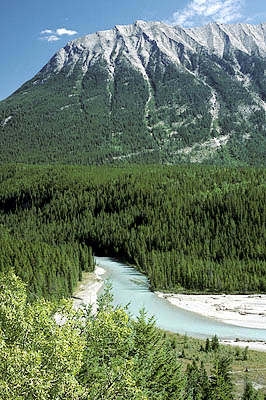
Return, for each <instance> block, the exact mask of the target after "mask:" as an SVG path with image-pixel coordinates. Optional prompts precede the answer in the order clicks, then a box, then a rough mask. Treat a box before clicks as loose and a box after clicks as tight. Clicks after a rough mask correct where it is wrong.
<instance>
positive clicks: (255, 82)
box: [0, 20, 266, 164]
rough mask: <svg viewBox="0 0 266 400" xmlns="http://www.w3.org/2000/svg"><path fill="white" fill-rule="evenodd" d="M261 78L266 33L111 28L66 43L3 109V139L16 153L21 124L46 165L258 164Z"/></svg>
mask: <svg viewBox="0 0 266 400" xmlns="http://www.w3.org/2000/svg"><path fill="white" fill-rule="evenodd" d="M265 69H266V23H262V24H260V25H257V26H255V25H251V24H231V25H226V24H217V23H210V24H208V25H205V26H203V27H197V28H182V27H180V26H170V25H167V24H165V23H163V22H145V21H141V20H139V21H136V22H135V23H134V24H132V25H116V26H115V27H114V28H113V29H111V30H106V31H100V32H96V33H93V34H90V35H85V36H83V37H81V38H78V39H75V40H72V41H70V42H68V43H67V45H66V46H65V47H64V48H62V49H60V50H59V51H58V52H57V53H56V54H55V55H54V56H53V57H52V58H51V59H50V60H49V62H48V63H47V64H46V65H45V66H44V67H43V68H42V69H41V71H40V72H39V73H38V74H37V75H36V76H35V77H33V79H32V80H30V81H28V82H26V83H25V84H24V85H22V87H21V88H19V89H18V90H17V91H16V92H15V93H14V94H13V95H12V96H11V97H9V98H8V99H7V100H6V101H4V102H1V103H0V121H1V130H2V135H1V137H2V140H4V139H3V138H7V136H8V137H9V138H10V135H11V136H12V135H15V137H16V141H17V142H21V143H22V139H21V138H18V136H19V135H20V133H19V132H21V130H22V131H23V129H20V128H19V126H20V125H21V124H22V123H23V121H24V122H25V123H26V124H27V125H29V127H30V128H29V129H30V132H34V134H33V133H31V134H27V135H26V136H28V137H29V140H30V142H31V144H30V149H31V150H32V151H35V150H37V152H38V151H41V153H43V149H42V148H44V147H45V149H46V150H45V153H46V154H47V157H46V159H47V161H49V162H50V161H63V162H75V160H76V161H78V162H81V163H91V162H93V163H94V162H96V163H97V162H100V163H105V162H112V161H115V160H121V159H127V160H129V159H130V160H132V161H145V162H146V161H153V162H166V163H177V162H183V161H186V162H187V161H188V162H208V163H209V162H211V163H213V162H214V163H223V162H226V163H229V164H230V163H233V164H235V163H240V164H243V163H244V164H253V163H256V162H257V161H259V163H260V164H264V163H265V157H264V149H265V150H266V131H265V127H264V124H263V122H264V120H265V110H266V79H265ZM37 92H38V95H37V94H36V93H37ZM23 93H24V94H23ZM23 96H24V98H23ZM11 103H12V105H13V107H15V109H17V111H16V114H14V112H13V114H12V112H11V109H10V107H9V106H10V105H11ZM49 103H51V104H49ZM52 104H53V106H54V107H52ZM11 108H12V107H11ZM28 108H30V109H31V110H33V114H36V118H35V116H33V115H29V113H28ZM56 114H58V115H56ZM59 114H61V116H60V115H59ZM43 115H46V116H47V118H46V119H45V118H44V116H43ZM18 117H19V118H18ZM61 117H62V118H63V119H64V121H61ZM18 120H20V121H18ZM37 121H38V122H37ZM40 121H41V123H40ZM18 125H19V126H18ZM11 127H12V129H11ZM64 129H65V137H64V134H63V130H64ZM71 130H72V131H71ZM7 131H9V132H8V133H7ZM30 132H29V133H30ZM49 132H50V133H49ZM45 134H47V135H48V137H49V140H48V142H49V144H48V148H47V140H45V139H44V137H43V135H45ZM32 135H35V137H32ZM36 136H37V138H38V139H37V142H46V144H45V146H41V147H40V146H39V148H38V146H37V149H36ZM56 137H58V138H56ZM73 137H74V138H73ZM75 138H76V139H77V140H76V139H75ZM71 141H72V143H70V142H71ZM34 142H35V144H34ZM62 142H63V144H62ZM60 143H61V144H62V145H61V144H60ZM60 146H61V147H62V148H60V149H58V148H56V147H60ZM11 148H12V146H11ZM71 148H72V150H70V149H71ZM11 150H12V153H21V154H22V153H24V154H25V151H22V150H21V148H19V149H18V146H17V148H16V150H15V151H14V146H13V149H11ZM220 150H221V151H220ZM70 151H72V153H71V154H73V153H74V155H73V156H71V155H70ZM95 152H96V153H97V154H96V153H95ZM258 152H259V156H258ZM52 153H53V154H52ZM59 153H60V154H59ZM142 153H143V157H142V156H141V154H142ZM220 153H221V154H220ZM130 154H131V155H132V154H134V156H133V157H131V156H130ZM136 154H137V155H138V156H137V157H136V156H135V155H136ZM98 156H99V157H98ZM5 158H6V157H3V156H2V160H3V159H5ZM9 158H10V157H9ZM22 158H25V159H26V160H28V159H29V161H32V159H33V157H32V156H30V157H29V155H27V156H25V157H24V155H23V157H22ZM41 158H44V157H41ZM0 159H1V158H0ZM35 159H36V161H38V157H37V158H36V157H35ZM39 161H41V162H42V161H44V160H42V159H41V160H39Z"/></svg>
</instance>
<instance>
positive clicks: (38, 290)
mask: <svg viewBox="0 0 266 400" xmlns="http://www.w3.org/2000/svg"><path fill="white" fill-rule="evenodd" d="M0 179H1V186H0V196H1V197H0V210H1V213H0V224H1V233H0V234H1V241H0V246H1V251H0V269H1V270H5V269H10V268H14V271H15V273H16V274H17V275H18V276H20V277H21V278H22V279H23V280H24V281H25V282H27V283H28V292H29V293H31V294H32V295H33V296H35V295H37V296H45V297H47V298H60V297H65V296H68V295H70V294H71V293H72V292H73V288H74V287H75V285H76V283H77V281H78V279H79V278H80V276H81V273H82V270H87V271H91V270H93V268H94V262H93V256H92V255H93V253H94V254H98V255H109V256H115V257H120V258H123V259H124V260H126V261H127V262H129V263H132V264H134V265H136V267H137V268H138V269H139V270H140V271H142V272H144V273H145V274H146V275H147V276H148V277H149V280H150V286H151V289H162V290H168V291H188V290H190V291H195V292H198V291H200V292H208V291H211V292H226V293H229V292H230V293H248V292H265V291H266V274H265V270H266V261H265V259H266V257H265V256H266V254H265V252H266V249H265V243H266V225H265V221H266V216H265V214H266V206H265V205H266V191H265V187H266V170H265V169H264V168H250V167H249V168H224V167H207V166H178V167H177V166H176V167H172V166H171V167H167V166H165V167H161V166H127V167H117V168H115V167H114V168H107V167H74V166H53V167H51V166H27V165H5V166H2V167H1V178H0Z"/></svg>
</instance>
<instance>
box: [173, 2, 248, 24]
mask: <svg viewBox="0 0 266 400" xmlns="http://www.w3.org/2000/svg"><path fill="white" fill-rule="evenodd" d="M244 1H245V0H191V1H190V2H189V3H188V5H187V7H185V8H184V9H183V10H178V11H176V12H175V13H174V14H173V15H172V17H171V18H170V19H169V20H168V21H166V22H167V23H169V24H171V25H182V26H194V25H203V24H206V23H208V22H212V21H215V22H219V23H229V22H234V21H237V20H239V19H240V18H241V17H242V15H241V9H242V7H243V5H244Z"/></svg>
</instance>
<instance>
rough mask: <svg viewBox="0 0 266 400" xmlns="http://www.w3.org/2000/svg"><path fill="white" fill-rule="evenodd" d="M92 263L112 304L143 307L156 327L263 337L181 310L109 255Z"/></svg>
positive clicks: (204, 334)
mask: <svg viewBox="0 0 266 400" xmlns="http://www.w3.org/2000/svg"><path fill="white" fill-rule="evenodd" d="M95 259H96V263H97V264H98V265H99V266H100V267H102V268H104V270H105V271H106V272H105V274H104V279H110V281H111V283H112V288H113V289H112V293H113V296H114V301H113V304H114V305H121V306H126V305H128V310H129V312H130V313H131V315H132V316H133V317H134V316H137V315H138V313H139V310H140V309H141V308H145V310H146V312H147V316H149V317H151V316H154V317H155V319H156V323H157V326H159V327H160V328H162V329H164V330H168V331H172V332H177V333H181V334H187V335H188V336H193V337H199V338H205V337H212V336H214V335H215V334H216V335H217V336H218V337H219V339H235V338H239V339H251V340H266V330H264V329H252V328H244V327H240V326H235V325H230V324H225V323H223V322H220V321H216V320H215V319H212V318H207V317H203V316H201V315H199V314H196V313H193V312H190V311H185V310H182V309H181V308H178V307H176V306H174V305H172V304H170V303H169V302H168V301H167V300H165V299H163V298H159V297H158V296H157V295H156V294H155V293H153V292H151V291H150V290H149V289H148V281H147V278H146V277H145V276H144V275H143V274H141V273H139V272H138V271H137V270H136V269H135V268H133V267H131V266H128V265H126V264H124V263H122V262H120V261H119V260H115V259H112V258H109V257H95Z"/></svg>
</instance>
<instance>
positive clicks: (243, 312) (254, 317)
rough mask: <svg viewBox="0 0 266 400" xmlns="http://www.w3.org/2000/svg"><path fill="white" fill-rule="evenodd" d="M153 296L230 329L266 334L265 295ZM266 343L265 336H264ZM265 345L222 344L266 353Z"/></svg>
mask: <svg viewBox="0 0 266 400" xmlns="http://www.w3.org/2000/svg"><path fill="white" fill-rule="evenodd" d="M156 294H157V295H158V296H159V297H161V298H165V299H166V300H168V301H169V302H170V303H171V304H173V305H175V306H177V307H180V308H182V309H183V310H186V311H192V312H196V313H198V314H201V315H203V316H205V317H209V318H214V319H217V320H219V321H222V322H225V323H227V324H231V325H237V326H243V327H247V328H256V329H265V330H266V295H265V294H254V295H224V294H219V295H186V294H172V293H169V294H168V293H161V292H156ZM265 342H266V335H265ZM265 342H255V341H234V340H225V341H222V343H224V344H230V345H234V346H239V347H245V346H248V347H249V348H250V349H254V350H263V351H266V343H265Z"/></svg>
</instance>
